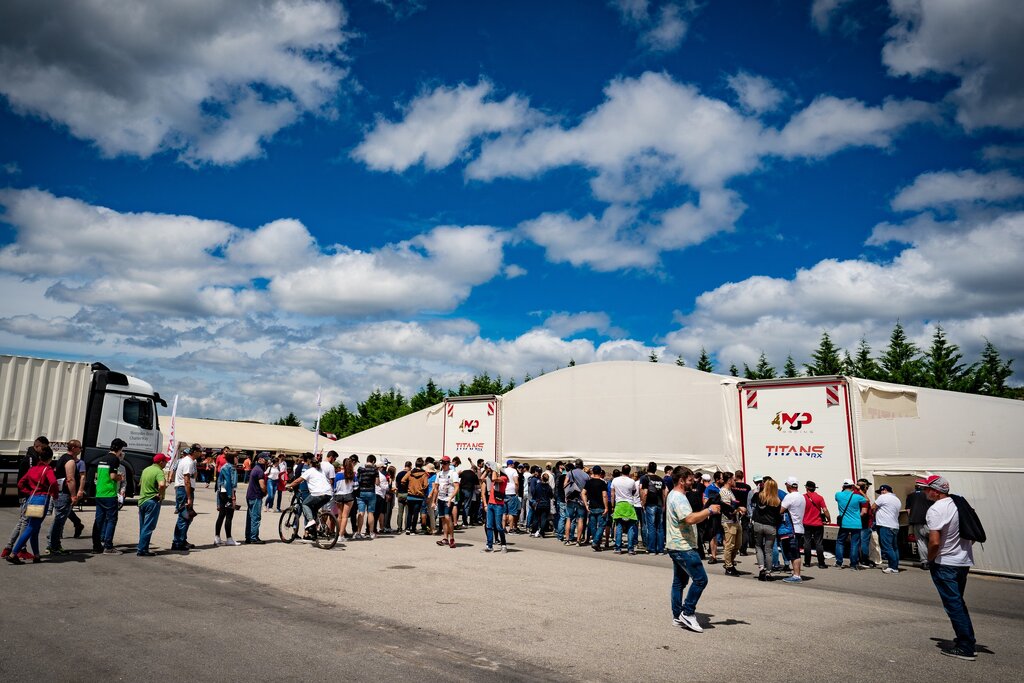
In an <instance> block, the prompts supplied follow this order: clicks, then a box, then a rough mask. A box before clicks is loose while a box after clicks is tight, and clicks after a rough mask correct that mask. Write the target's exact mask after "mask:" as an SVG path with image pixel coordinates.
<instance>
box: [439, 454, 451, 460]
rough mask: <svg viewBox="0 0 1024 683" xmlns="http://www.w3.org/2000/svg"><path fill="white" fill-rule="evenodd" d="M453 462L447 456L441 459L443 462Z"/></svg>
mask: <svg viewBox="0 0 1024 683" xmlns="http://www.w3.org/2000/svg"><path fill="white" fill-rule="evenodd" d="M451 461H452V459H451V458H450V457H448V456H447V455H446V456H444V457H443V458H441V462H451Z"/></svg>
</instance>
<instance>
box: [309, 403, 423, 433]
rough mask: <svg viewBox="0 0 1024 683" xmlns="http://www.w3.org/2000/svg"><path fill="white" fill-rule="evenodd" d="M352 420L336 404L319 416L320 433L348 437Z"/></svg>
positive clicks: (346, 410)
mask: <svg viewBox="0 0 1024 683" xmlns="http://www.w3.org/2000/svg"><path fill="white" fill-rule="evenodd" d="M442 398H443V397H442ZM352 418H353V416H352V413H351V412H349V409H348V408H347V407H346V406H345V404H344V403H338V405H336V406H334V407H333V408H330V409H329V410H327V411H325V412H324V414H323V415H321V416H320V431H321V432H323V433H324V434H334V435H335V436H336V437H338V438H339V439H340V438H341V437H343V436H348V435H349V434H351V433H352V431H351V430H352Z"/></svg>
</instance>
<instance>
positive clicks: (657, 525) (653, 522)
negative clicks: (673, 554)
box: [644, 505, 665, 553]
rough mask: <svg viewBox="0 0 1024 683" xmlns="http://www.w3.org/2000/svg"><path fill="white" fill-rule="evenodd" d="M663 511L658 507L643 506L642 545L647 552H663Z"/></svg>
mask: <svg viewBox="0 0 1024 683" xmlns="http://www.w3.org/2000/svg"><path fill="white" fill-rule="evenodd" d="M664 525H665V509H664V508H663V507H661V506H660V505H646V506H644V545H645V546H647V552H649V553H660V552H664V551H665V526H664Z"/></svg>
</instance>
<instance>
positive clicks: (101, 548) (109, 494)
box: [92, 439, 128, 555]
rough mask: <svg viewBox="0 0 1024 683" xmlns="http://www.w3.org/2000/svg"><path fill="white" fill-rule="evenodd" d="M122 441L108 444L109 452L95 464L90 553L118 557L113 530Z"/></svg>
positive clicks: (123, 442) (123, 445)
mask: <svg viewBox="0 0 1024 683" xmlns="http://www.w3.org/2000/svg"><path fill="white" fill-rule="evenodd" d="M127 445H128V444H127V443H126V442H125V441H124V439H114V440H113V441H111V442H110V452H109V453H107V454H106V455H104V456H103V457H102V458H100V459H99V461H98V462H97V463H96V521H95V522H93V527H92V551H93V552H94V553H105V554H107V555H120V554H121V551H120V550H118V549H117V548H115V547H114V529H116V528H117V508H118V502H117V490H118V482H119V481H121V480H122V479H123V478H124V477H122V476H121V474H119V473H118V471H117V469H118V468H119V467H120V466H121V459H122V458H123V457H124V449H125V446H127Z"/></svg>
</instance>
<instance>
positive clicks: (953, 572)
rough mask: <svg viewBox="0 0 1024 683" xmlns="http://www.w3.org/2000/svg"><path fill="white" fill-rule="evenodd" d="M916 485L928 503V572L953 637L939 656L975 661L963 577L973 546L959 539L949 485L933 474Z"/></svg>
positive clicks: (973, 641) (966, 572)
mask: <svg viewBox="0 0 1024 683" xmlns="http://www.w3.org/2000/svg"><path fill="white" fill-rule="evenodd" d="M917 483H918V485H920V486H921V488H922V489H923V490H924V495H926V496H927V497H928V500H930V501H932V506H931V507H930V508H928V514H927V515H926V516H925V517H926V520H927V524H928V570H929V571H930V572H931V575H932V583H934V584H935V589H936V590H938V592H939V599H940V600H942V606H943V607H944V608H945V609H946V614H947V615H948V616H949V621H950V622H951V623H952V624H953V633H954V634H955V638H954V642H953V647H949V648H943V649H942V654H944V655H946V656H947V657H955V658H957V659H963V660H967V661H971V662H973V661H974V660H975V659H976V658H977V654H976V649H975V648H976V641H975V638H974V624H972V623H971V615H970V613H968V611H967V603H966V602H964V591H965V590H966V589H967V575H968V573H969V572H970V569H971V567H972V566H973V565H974V548H973V546H974V542H973V541H968V540H966V539H964V538H962V537H961V536H960V512H959V510H958V509H957V506H956V502H955V501H954V500H953V498H951V497H950V495H949V482H948V481H947V480H946V478H945V477H941V476H939V475H937V474H933V475H932V476H930V477H928V478H926V479H919V480H918V482H917Z"/></svg>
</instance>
